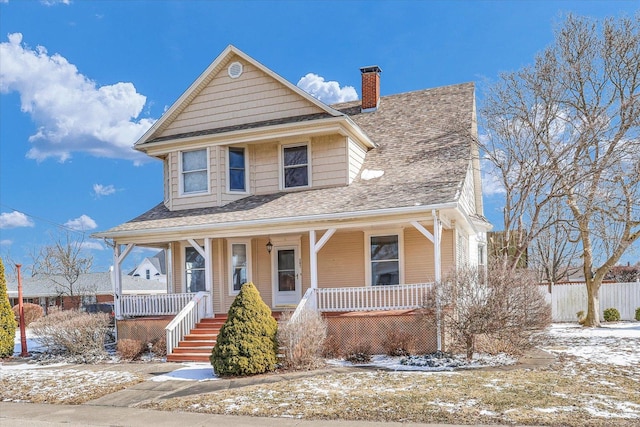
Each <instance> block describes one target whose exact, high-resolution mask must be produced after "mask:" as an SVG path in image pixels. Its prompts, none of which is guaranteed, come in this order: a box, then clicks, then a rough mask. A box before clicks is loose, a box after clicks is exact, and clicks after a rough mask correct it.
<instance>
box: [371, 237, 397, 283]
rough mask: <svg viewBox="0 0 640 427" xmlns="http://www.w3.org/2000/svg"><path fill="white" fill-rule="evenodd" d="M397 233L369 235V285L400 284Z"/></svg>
mask: <svg viewBox="0 0 640 427" xmlns="http://www.w3.org/2000/svg"><path fill="white" fill-rule="evenodd" d="M398 240H399V239H398V235H397V234H394V235H388V236H371V237H370V241H369V242H370V246H369V248H370V251H371V252H370V255H371V256H370V260H371V285H373V286H378V285H398V284H400V246H399V244H398Z"/></svg>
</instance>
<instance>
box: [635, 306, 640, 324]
mask: <svg viewBox="0 0 640 427" xmlns="http://www.w3.org/2000/svg"><path fill="white" fill-rule="evenodd" d="M636 320H637V321H638V322H640V307H638V308H636Z"/></svg>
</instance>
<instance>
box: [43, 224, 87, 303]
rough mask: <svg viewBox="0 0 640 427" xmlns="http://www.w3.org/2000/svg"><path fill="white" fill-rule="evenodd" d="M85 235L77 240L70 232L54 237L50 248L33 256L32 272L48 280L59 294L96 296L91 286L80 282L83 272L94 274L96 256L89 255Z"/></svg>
mask: <svg viewBox="0 0 640 427" xmlns="http://www.w3.org/2000/svg"><path fill="white" fill-rule="evenodd" d="M83 243H84V234H83V235H82V237H81V238H80V239H79V240H74V239H73V238H72V236H71V234H70V233H69V232H66V233H64V234H62V235H60V236H58V237H55V238H54V241H53V243H52V244H51V245H48V246H44V247H42V248H40V250H39V251H38V252H37V253H36V254H35V255H32V257H33V266H34V267H33V270H34V272H35V273H36V274H38V275H43V276H46V277H47V279H49V280H50V281H51V282H52V283H53V285H54V287H55V290H56V292H57V293H58V295H61V296H69V297H82V296H84V295H89V294H92V293H95V289H92V288H91V287H90V286H80V285H79V282H78V280H79V279H80V276H81V275H82V274H84V273H89V272H90V271H91V266H92V265H93V257H92V256H91V255H86V254H85V251H84V248H83Z"/></svg>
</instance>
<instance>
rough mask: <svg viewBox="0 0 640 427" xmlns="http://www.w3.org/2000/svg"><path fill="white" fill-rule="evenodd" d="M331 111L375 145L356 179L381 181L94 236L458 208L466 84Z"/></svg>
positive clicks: (174, 215) (149, 220) (166, 213)
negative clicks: (366, 174)
mask: <svg viewBox="0 0 640 427" xmlns="http://www.w3.org/2000/svg"><path fill="white" fill-rule="evenodd" d="M332 107H333V108H335V109H336V110H338V111H341V112H342V113H344V114H346V115H348V116H350V117H351V119H352V120H353V121H354V122H355V123H356V124H357V125H358V126H359V127H360V128H361V129H362V130H363V131H364V133H366V134H367V135H368V136H369V138H370V139H371V140H372V141H373V142H374V143H375V144H377V147H376V148H373V149H371V150H369V151H368V152H367V154H366V158H365V161H364V164H363V166H362V169H361V171H364V170H369V171H384V174H383V175H382V176H380V177H377V178H373V179H363V178H362V176H358V177H357V178H356V179H355V180H354V182H353V183H352V184H351V185H349V186H344V187H334V188H319V189H309V190H306V191H295V192H280V193H276V194H269V195H253V196H248V197H245V198H243V199H241V200H238V201H235V202H232V203H229V204H227V205H224V206H219V207H207V208H199V209H189V210H179V211H170V210H169V209H167V208H166V207H165V205H164V204H163V203H160V204H158V205H157V206H156V207H154V208H152V209H151V210H149V211H148V212H145V213H144V214H142V215H140V216H139V217H137V218H135V219H133V220H131V221H129V222H126V223H124V224H122V225H119V226H117V227H114V228H112V229H110V230H108V231H106V232H103V233H98V234H97V236H100V237H109V235H110V234H112V233H120V232H132V233H134V234H135V232H136V231H140V230H153V229H167V228H176V229H179V228H180V227H184V226H197V225H207V224H212V225H213V224H217V225H223V224H224V223H238V222H244V221H246V222H247V223H250V222H251V221H255V220H277V219H279V218H282V219H285V218H291V217H292V216H304V217H314V216H318V217H319V218H321V217H322V216H323V215H327V214H334V213H366V212H368V211H376V210H380V209H393V208H408V207H416V206H425V207H428V206H432V205H440V204H446V203H455V202H457V201H458V198H459V197H460V190H461V188H462V184H463V182H464V179H465V175H466V173H467V168H468V165H469V162H470V160H471V156H472V141H471V140H470V138H469V132H470V131H471V129H472V126H473V123H472V120H473V111H474V85H473V83H463V84H458V85H452V86H445V87H439V88H433V89H426V90H420V91H415V92H408V93H403V94H398V95H390V96H385V97H382V98H381V101H380V107H379V108H378V109H377V110H376V111H373V112H361V109H360V101H355V102H351V103H344V104H337V105H332ZM214 132H215V130H212V131H211V133H214Z"/></svg>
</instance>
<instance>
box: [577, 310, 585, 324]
mask: <svg viewBox="0 0 640 427" xmlns="http://www.w3.org/2000/svg"><path fill="white" fill-rule="evenodd" d="M576 317H577V318H578V323H579V324H581V325H584V322H585V320H587V315H586V313H585V312H584V310H580V311H579V312H577V313H576Z"/></svg>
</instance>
